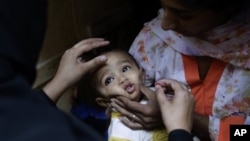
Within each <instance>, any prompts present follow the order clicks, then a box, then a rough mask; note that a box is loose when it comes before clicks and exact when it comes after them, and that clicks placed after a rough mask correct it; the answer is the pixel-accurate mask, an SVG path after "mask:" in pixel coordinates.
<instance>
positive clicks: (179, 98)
mask: <svg viewBox="0 0 250 141" xmlns="http://www.w3.org/2000/svg"><path fill="white" fill-rule="evenodd" d="M167 89H171V90H173V92H174V93H173V95H172V96H171V97H169V96H166V94H165V91H166V90H167ZM156 97H157V100H158V102H159V106H160V109H161V114H162V119H163V122H164V125H165V127H166V128H167V130H168V132H169V133H170V132H171V131H173V130H175V129H184V130H186V131H188V132H189V133H191V129H192V124H193V109H194V98H193V95H192V94H191V93H190V92H189V89H188V88H187V86H185V85H184V84H182V83H180V82H178V81H175V80H171V79H163V80H160V81H157V82H156Z"/></svg>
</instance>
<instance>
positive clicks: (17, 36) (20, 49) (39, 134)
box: [0, 0, 104, 141]
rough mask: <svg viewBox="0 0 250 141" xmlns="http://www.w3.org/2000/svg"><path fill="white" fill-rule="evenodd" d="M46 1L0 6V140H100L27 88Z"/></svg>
mask: <svg viewBox="0 0 250 141" xmlns="http://www.w3.org/2000/svg"><path fill="white" fill-rule="evenodd" d="M46 7H47V5H46V0H1V2H0V140H1V141H99V140H104V139H102V138H101V136H100V135H99V134H97V133H96V132H95V131H94V130H93V129H92V128H91V127H89V126H87V125H86V124H84V123H83V122H82V121H80V120H78V119H76V118H74V117H71V116H69V115H67V114H66V113H64V112H62V111H60V110H59V109H57V107H56V106H55V104H54V103H53V102H51V101H50V99H49V98H48V97H47V96H46V95H45V94H44V93H43V92H42V91H38V92H37V91H34V90H32V83H33V82H34V79H35V76H36V69H35V67H36V63H37V59H38V55H39V51H40V49H41V46H42V42H43V38H44V33H45V29H46Z"/></svg>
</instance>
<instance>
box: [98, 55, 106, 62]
mask: <svg viewBox="0 0 250 141" xmlns="http://www.w3.org/2000/svg"><path fill="white" fill-rule="evenodd" d="M106 60H107V57H106V56H105V55H101V56H100V57H99V61H101V62H104V61H106Z"/></svg>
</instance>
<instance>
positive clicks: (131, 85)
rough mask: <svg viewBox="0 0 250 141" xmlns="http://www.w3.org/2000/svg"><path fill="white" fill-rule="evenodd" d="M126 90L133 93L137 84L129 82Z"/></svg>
mask: <svg viewBox="0 0 250 141" xmlns="http://www.w3.org/2000/svg"><path fill="white" fill-rule="evenodd" d="M125 90H126V91H127V92H128V93H129V94H132V93H133V92H134V91H135V85H133V84H128V85H127V86H126V87H125Z"/></svg>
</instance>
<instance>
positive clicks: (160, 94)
mask: <svg viewBox="0 0 250 141" xmlns="http://www.w3.org/2000/svg"><path fill="white" fill-rule="evenodd" d="M155 87H156V98H157V100H158V103H159V106H160V107H169V106H170V102H171V100H170V99H168V98H167V97H166V95H165V93H164V91H163V89H162V87H161V86H159V85H156V86H155Z"/></svg>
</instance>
